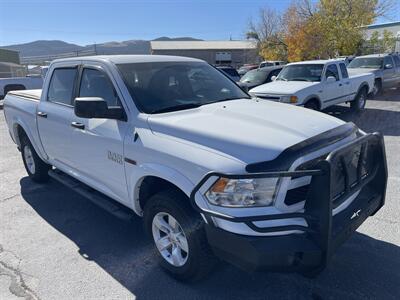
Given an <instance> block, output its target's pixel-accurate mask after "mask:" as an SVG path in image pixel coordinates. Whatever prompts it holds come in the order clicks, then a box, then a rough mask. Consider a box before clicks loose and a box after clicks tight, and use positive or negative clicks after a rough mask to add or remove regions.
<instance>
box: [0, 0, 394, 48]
mask: <svg viewBox="0 0 400 300" xmlns="http://www.w3.org/2000/svg"><path fill="white" fill-rule="evenodd" d="M291 1H292V0H147V1H146V0H114V1H113V0H0V12H1V17H0V46H5V45H11V44H19V43H26V42H31V41H35V40H63V41H66V42H70V43H75V44H78V45H87V44H93V43H102V42H109V41H124V40H135V39H145V40H151V39H154V38H157V37H160V36H169V37H180V36H190V37H195V38H200V39H205V40H228V39H230V38H232V39H243V38H244V33H245V32H246V29H247V27H248V23H249V20H251V19H252V18H255V17H257V15H258V12H259V9H260V8H262V7H266V6H268V7H272V8H274V9H276V10H277V11H283V10H284V9H285V8H287V7H288V6H289V5H290V3H291ZM395 1H396V3H397V4H396V7H395V10H394V13H393V15H394V16H396V15H397V16H398V17H399V16H400V0H395ZM387 21H390V20H385V19H382V20H378V22H387Z"/></svg>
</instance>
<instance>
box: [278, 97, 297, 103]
mask: <svg viewBox="0 0 400 300" xmlns="http://www.w3.org/2000/svg"><path fill="white" fill-rule="evenodd" d="M298 100H299V99H298V98H297V96H282V97H281V102H284V103H297V101H298Z"/></svg>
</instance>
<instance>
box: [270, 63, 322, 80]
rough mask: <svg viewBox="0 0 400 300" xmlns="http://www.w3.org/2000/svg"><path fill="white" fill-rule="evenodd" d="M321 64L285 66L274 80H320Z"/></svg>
mask: <svg viewBox="0 0 400 300" xmlns="http://www.w3.org/2000/svg"><path fill="white" fill-rule="evenodd" d="M323 69H324V65H323V64H299V65H291V66H286V67H284V68H283V69H282V71H281V72H280V73H279V75H278V77H277V78H276V80H283V81H321V75H322V70H323Z"/></svg>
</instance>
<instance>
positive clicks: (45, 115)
mask: <svg viewBox="0 0 400 300" xmlns="http://www.w3.org/2000/svg"><path fill="white" fill-rule="evenodd" d="M36 114H37V115H38V116H39V117H42V118H47V114H46V113H45V112H42V111H38V112H37V113H36Z"/></svg>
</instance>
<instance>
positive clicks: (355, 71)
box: [347, 68, 379, 76]
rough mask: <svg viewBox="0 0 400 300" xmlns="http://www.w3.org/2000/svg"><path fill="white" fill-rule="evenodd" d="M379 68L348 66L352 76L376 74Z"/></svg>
mask: <svg viewBox="0 0 400 300" xmlns="http://www.w3.org/2000/svg"><path fill="white" fill-rule="evenodd" d="M378 71H379V69H366V68H348V69H347V72H348V73H349V75H350V76H352V75H360V74H371V73H372V74H375V73H376V72H378Z"/></svg>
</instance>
